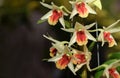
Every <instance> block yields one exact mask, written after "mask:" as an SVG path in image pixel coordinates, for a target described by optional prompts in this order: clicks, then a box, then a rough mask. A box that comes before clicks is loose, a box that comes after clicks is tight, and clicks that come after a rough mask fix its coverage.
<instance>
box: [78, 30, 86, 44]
mask: <svg viewBox="0 0 120 78" xmlns="http://www.w3.org/2000/svg"><path fill="white" fill-rule="evenodd" d="M76 36H77V38H76V42H77V44H78V45H80V46H82V45H86V44H87V43H88V38H87V36H86V33H85V31H84V30H81V31H77V33H76Z"/></svg>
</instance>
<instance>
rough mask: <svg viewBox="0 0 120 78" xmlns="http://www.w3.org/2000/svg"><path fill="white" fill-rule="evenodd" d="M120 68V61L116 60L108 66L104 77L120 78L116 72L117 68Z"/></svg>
mask: <svg viewBox="0 0 120 78" xmlns="http://www.w3.org/2000/svg"><path fill="white" fill-rule="evenodd" d="M118 66H120V60H114V62H112V63H111V64H110V65H108V66H106V68H105V70H104V72H103V75H105V76H106V77H107V78H109V76H111V77H112V78H120V74H119V73H118V71H117V70H116V67H118Z"/></svg>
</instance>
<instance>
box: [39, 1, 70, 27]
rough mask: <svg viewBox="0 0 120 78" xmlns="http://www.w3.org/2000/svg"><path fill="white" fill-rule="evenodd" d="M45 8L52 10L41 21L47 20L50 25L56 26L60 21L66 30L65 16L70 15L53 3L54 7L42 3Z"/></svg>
mask: <svg viewBox="0 0 120 78" xmlns="http://www.w3.org/2000/svg"><path fill="white" fill-rule="evenodd" d="M40 3H41V4H42V5H43V6H45V7H47V8H49V9H51V10H50V11H49V12H48V13H46V14H45V15H44V16H42V17H41V20H47V19H48V23H49V24H50V25H53V26H54V25H56V24H57V22H58V21H59V22H60V23H61V24H62V26H63V27H64V28H65V23H64V18H63V17H64V15H65V16H67V15H68V14H67V13H65V12H64V11H63V10H62V8H61V7H58V6H56V5H55V4H54V3H51V4H52V5H48V4H46V3H43V2H40Z"/></svg>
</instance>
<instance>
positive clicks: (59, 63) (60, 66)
mask: <svg viewBox="0 0 120 78" xmlns="http://www.w3.org/2000/svg"><path fill="white" fill-rule="evenodd" d="M70 59H71V58H70V57H69V56H67V55H66V54H64V55H63V56H62V58H60V59H59V60H58V61H56V67H57V68H58V69H61V70H62V69H65V68H66V67H67V66H68V64H69V62H70Z"/></svg>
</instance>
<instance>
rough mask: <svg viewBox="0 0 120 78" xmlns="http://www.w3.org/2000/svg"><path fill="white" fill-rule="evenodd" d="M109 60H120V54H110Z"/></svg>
mask: <svg viewBox="0 0 120 78" xmlns="http://www.w3.org/2000/svg"><path fill="white" fill-rule="evenodd" d="M108 58H109V59H120V52H115V53H110V54H109V55H108Z"/></svg>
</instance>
